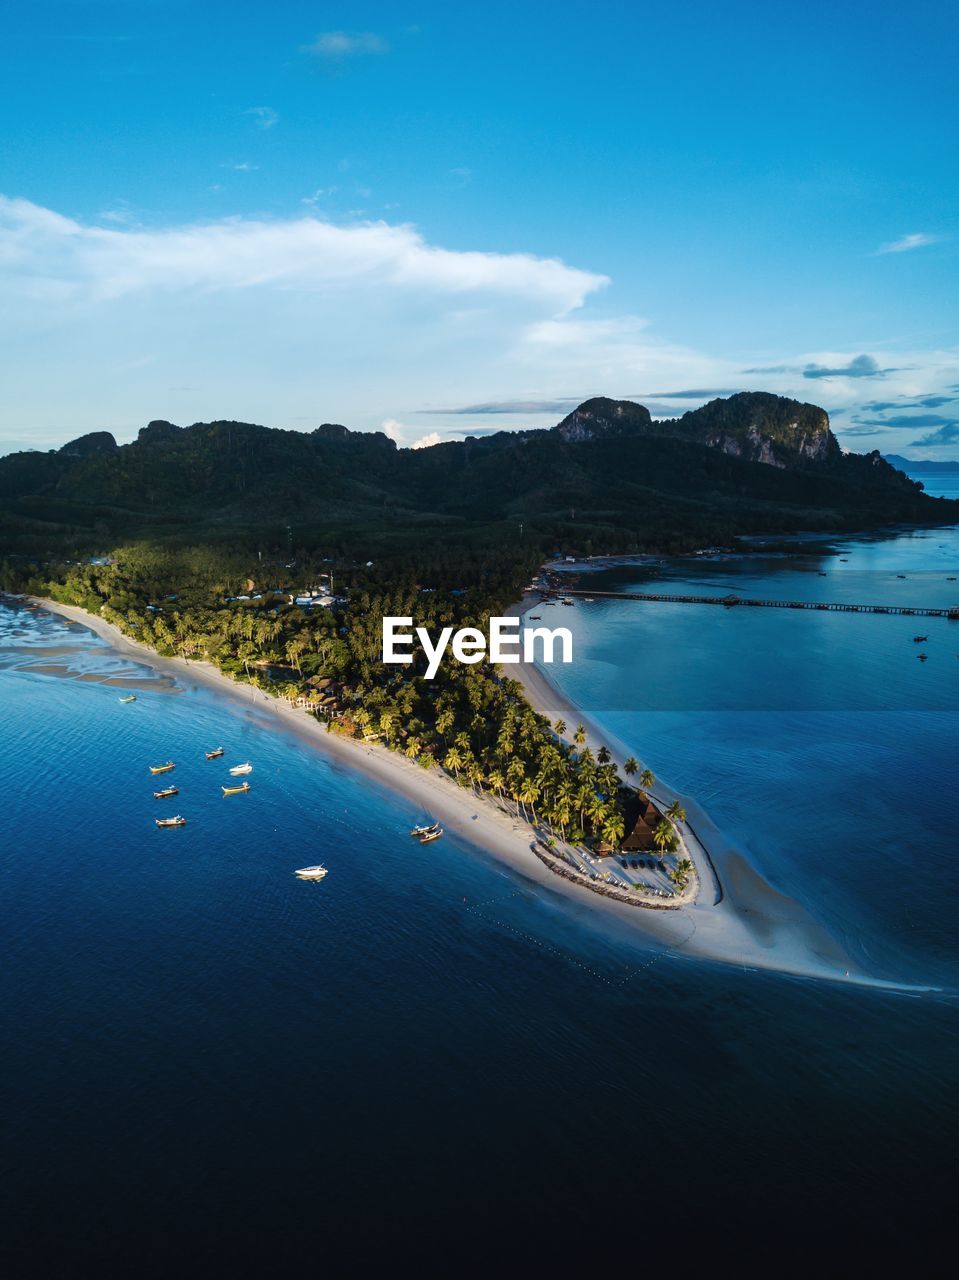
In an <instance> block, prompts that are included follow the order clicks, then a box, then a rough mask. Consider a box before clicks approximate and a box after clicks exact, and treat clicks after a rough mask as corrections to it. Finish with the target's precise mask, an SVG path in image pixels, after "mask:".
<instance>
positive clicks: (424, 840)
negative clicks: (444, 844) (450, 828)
mask: <svg viewBox="0 0 959 1280" xmlns="http://www.w3.org/2000/svg"><path fill="white" fill-rule="evenodd" d="M442 834H443V828H442V827H437V828H436V830H435V831H428V832H427V833H426V835H425V836H420V844H429V843H430V841H431V840H438V839H439V838H440V836H441V835H442Z"/></svg>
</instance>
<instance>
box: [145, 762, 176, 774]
mask: <svg viewBox="0 0 959 1280" xmlns="http://www.w3.org/2000/svg"><path fill="white" fill-rule="evenodd" d="M175 768H176V765H175V764H174V763H173V761H172V760H168V761H167V762H166V764H151V765H150V772H151V773H169V772H170V770H171V769H175Z"/></svg>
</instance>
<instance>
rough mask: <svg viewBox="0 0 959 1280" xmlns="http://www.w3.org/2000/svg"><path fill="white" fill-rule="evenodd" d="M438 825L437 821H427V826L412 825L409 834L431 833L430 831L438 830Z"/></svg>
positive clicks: (426, 834)
mask: <svg viewBox="0 0 959 1280" xmlns="http://www.w3.org/2000/svg"><path fill="white" fill-rule="evenodd" d="M439 825H440V824H439V823H438V822H431V823H429V825H428V826H425V827H414V828H413V830H412V831H411V832H410V835H411V836H428V835H431V834H432V832H434V831H438V830H439Z"/></svg>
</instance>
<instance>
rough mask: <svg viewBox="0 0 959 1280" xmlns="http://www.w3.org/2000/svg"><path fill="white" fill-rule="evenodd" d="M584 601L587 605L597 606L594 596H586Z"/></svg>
mask: <svg viewBox="0 0 959 1280" xmlns="http://www.w3.org/2000/svg"><path fill="white" fill-rule="evenodd" d="M583 599H584V601H585V603H586V604H595V603H596V601H595V600H594V599H593V597H592V596H584V597H583Z"/></svg>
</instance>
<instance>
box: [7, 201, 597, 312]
mask: <svg viewBox="0 0 959 1280" xmlns="http://www.w3.org/2000/svg"><path fill="white" fill-rule="evenodd" d="M0 283H3V284H5V286H6V287H11V286H12V287H14V288H20V289H23V290H25V291H27V292H35V291H36V290H37V289H38V288H39V289H41V290H44V289H47V288H49V287H50V286H54V287H55V288H56V290H57V291H58V292H65V293H68V294H72V295H74V296H77V297H82V298H86V299H89V300H98V299H106V298H117V297H120V296H122V295H125V294H130V293H136V292H141V291H146V290H163V291H167V292H169V291H180V290H190V289H206V290H210V289H212V290H218V289H237V288H246V287H251V286H255V285H265V284H274V285H283V286H285V287H288V288H294V287H295V288H297V289H300V290H323V291H329V290H331V289H346V288H349V289H357V288H369V289H393V290H405V291H411V290H418V291H426V292H428V293H431V294H437V293H439V294H464V295H477V296H483V295H494V296H495V295H506V296H512V297H515V298H521V299H525V300H527V301H531V302H534V303H535V304H536V305H537V306H538V307H545V308H546V309H547V311H548V312H551V313H553V314H558V315H562V314H565V313H566V312H568V311H570V310H572V309H574V308H576V307H579V306H581V305H582V304H583V302H584V301H585V299H586V298H587V297H588V296H589V294H590V293H593V292H594V291H595V290H597V289H600V288H602V287H603V285H605V284H606V283H607V279H606V277H605V276H600V275H596V274H594V273H593V272H589V271H581V270H578V269H577V268H575V267H568V266H566V264H565V263H563V262H560V261H558V260H557V259H555V258H534V257H532V256H531V255H529V254H522V253H515V254H502V253H481V252H476V251H454V250H449V249H442V248H439V247H437V246H434V245H430V244H427V242H426V241H425V240H424V239H423V237H422V236H421V235H420V234H419V232H417V231H416V230H415V228H413V227H411V226H408V225H399V226H393V225H390V224H388V223H386V222H368V223H363V224H361V225H359V226H349V227H343V226H337V225H335V224H333V223H331V222H325V221H321V220H320V219H318V218H313V217H302V218H295V219H289V220H286V221H275V222H267V221H259V220H255V219H243V218H233V219H229V220H226V221H219V222H210V223H198V224H193V225H187V226H182V227H173V228H170V229H167V230H144V229H142V228H137V229H133V230H126V229H113V228H109V229H108V228H105V227H96V226H88V225H84V224H82V223H79V222H75V221H73V220H72V219H70V218H65V217H62V216H61V215H60V214H57V213H54V212H53V211H52V210H49V209H43V208H41V207H40V206H39V205H35V204H31V203H30V202H29V201H26V200H9V199H7V198H5V197H0Z"/></svg>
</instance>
